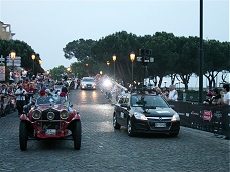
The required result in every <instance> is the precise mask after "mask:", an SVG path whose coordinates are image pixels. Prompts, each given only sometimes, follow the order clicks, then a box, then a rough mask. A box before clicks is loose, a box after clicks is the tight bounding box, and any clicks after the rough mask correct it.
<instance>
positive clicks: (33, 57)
mask: <svg viewBox="0 0 230 172" xmlns="http://www.w3.org/2000/svg"><path fill="white" fill-rule="evenodd" d="M31 58H32V60H33V75H34V60H35V54H32V55H31Z"/></svg>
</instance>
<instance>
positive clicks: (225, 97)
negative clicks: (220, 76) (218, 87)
mask: <svg viewBox="0 0 230 172" xmlns="http://www.w3.org/2000/svg"><path fill="white" fill-rule="evenodd" d="M222 93H223V94H222V95H221V104H222V105H228V106H229V105H230V92H229V84H224V85H223V88H222Z"/></svg>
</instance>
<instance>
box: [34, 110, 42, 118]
mask: <svg viewBox="0 0 230 172" xmlns="http://www.w3.org/2000/svg"><path fill="white" fill-rule="evenodd" d="M32 117H33V118H34V119H39V118H41V111H39V110H34V111H33V113H32Z"/></svg>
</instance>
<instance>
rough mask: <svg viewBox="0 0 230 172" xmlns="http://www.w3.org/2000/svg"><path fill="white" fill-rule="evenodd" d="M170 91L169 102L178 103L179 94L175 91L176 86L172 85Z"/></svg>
mask: <svg viewBox="0 0 230 172" xmlns="http://www.w3.org/2000/svg"><path fill="white" fill-rule="evenodd" d="M169 89H170V91H169V95H168V98H167V101H177V99H178V93H177V91H176V90H175V86H174V85H170V87H169Z"/></svg>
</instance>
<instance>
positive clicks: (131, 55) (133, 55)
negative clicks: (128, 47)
mask: <svg viewBox="0 0 230 172" xmlns="http://www.w3.org/2000/svg"><path fill="white" fill-rule="evenodd" d="M130 60H131V62H132V84H131V86H132V85H133V62H134V60H135V54H134V52H133V51H132V52H131V53H130Z"/></svg>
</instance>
